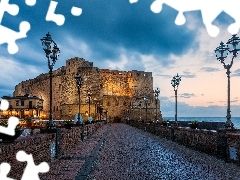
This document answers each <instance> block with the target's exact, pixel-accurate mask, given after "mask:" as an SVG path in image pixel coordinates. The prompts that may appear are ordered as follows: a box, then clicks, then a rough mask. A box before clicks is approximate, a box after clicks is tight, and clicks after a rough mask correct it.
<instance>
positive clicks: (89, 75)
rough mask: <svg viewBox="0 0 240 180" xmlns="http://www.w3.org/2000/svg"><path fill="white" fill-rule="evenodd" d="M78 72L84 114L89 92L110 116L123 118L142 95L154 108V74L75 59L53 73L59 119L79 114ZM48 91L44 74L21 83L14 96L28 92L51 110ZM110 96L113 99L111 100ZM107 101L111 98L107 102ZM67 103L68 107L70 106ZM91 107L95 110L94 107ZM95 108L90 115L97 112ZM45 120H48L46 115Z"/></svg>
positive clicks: (54, 102) (55, 114) (54, 111)
mask: <svg viewBox="0 0 240 180" xmlns="http://www.w3.org/2000/svg"><path fill="white" fill-rule="evenodd" d="M76 73H79V74H80V75H81V77H82V79H83V85H82V87H81V94H80V96H81V97H80V99H81V106H82V108H81V111H83V112H82V113H85V112H86V111H88V107H87V106H88V101H89V99H88V96H87V93H86V92H87V91H88V89H90V90H91V93H92V96H91V98H92V100H93V99H98V100H101V101H102V102H103V105H104V106H105V108H107V109H108V112H109V117H110V116H111V117H115V116H121V115H122V111H123V110H124V109H128V108H129V103H130V102H129V101H130V100H131V99H132V98H133V97H136V98H135V99H136V101H137V100H138V99H139V98H142V97H143V96H148V97H149V99H150V101H149V103H150V104H151V105H150V104H149V108H150V107H155V104H154V103H155V101H154V102H153V100H154V95H153V93H152V92H153V78H152V73H151V72H144V71H137V70H132V71H120V70H110V69H99V68H98V67H93V63H92V62H89V61H86V60H85V59H83V58H77V57H75V58H71V59H68V60H66V66H62V67H60V68H58V69H57V70H54V71H53V79H52V82H53V86H52V91H53V92H54V93H53V101H52V103H53V115H54V116H55V117H57V118H58V119H59V118H61V117H69V116H73V115H74V114H76V113H77V110H78V108H77V107H78V106H77V104H78V101H79V100H78V93H77V92H78V90H77V86H76V82H75V79H74V76H75V75H76ZM49 89H50V87H49V74H48V73H45V74H40V75H39V76H37V77H36V78H34V79H30V80H27V81H23V82H21V83H19V84H18V85H17V86H16V87H15V91H14V96H19V95H23V94H25V93H28V94H31V95H36V96H38V97H42V99H43V100H44V107H43V109H44V110H48V109H49V106H50V104H49ZM111 97H114V98H113V99H111ZM108 98H110V99H109V100H107V99H108ZM131 101H132V100H131ZM92 103H93V102H92ZM64 104H68V106H65V105H64ZM109 104H111V106H110V105H109ZM92 108H93V109H94V106H93V107H92ZM93 109H92V111H91V112H94V111H95V110H93ZM154 112H155V111H154ZM149 113H150V111H149ZM46 117H48V113H47V112H46Z"/></svg>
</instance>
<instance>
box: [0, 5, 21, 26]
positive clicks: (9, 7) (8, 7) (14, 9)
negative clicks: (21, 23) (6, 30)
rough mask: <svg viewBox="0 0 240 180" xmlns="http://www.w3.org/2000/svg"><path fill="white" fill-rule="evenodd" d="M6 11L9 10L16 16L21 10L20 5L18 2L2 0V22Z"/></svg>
mask: <svg viewBox="0 0 240 180" xmlns="http://www.w3.org/2000/svg"><path fill="white" fill-rule="evenodd" d="M5 12H8V13H9V14H10V15H12V16H16V15H17V14H18V12H19V7H18V5H16V4H9V0H1V1H0V24H1V22H2V18H3V15H4V13H5Z"/></svg>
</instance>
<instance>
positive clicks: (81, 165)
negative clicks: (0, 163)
mask: <svg viewBox="0 0 240 180" xmlns="http://www.w3.org/2000/svg"><path fill="white" fill-rule="evenodd" d="M41 179H44V180H45V179H46V180H48V179H66V180H67V179H68V180H71V179H76V180H81V179H89V180H105V179H106V180H108V179H111V180H115V179H116V180H117V179H118V180H131V179H133V180H135V179H136V180H138V179H140V180H142V179H146V180H150V179H153V180H155V179H156V180H158V179H159V180H161V179H166V180H235V179H236V180H239V179H240V167H239V166H237V165H235V164H230V163H225V162H223V161H221V160H219V159H216V158H215V157H211V156H208V155H206V154H203V153H200V152H197V151H194V150H191V149H188V148H186V147H184V146H181V145H178V144H176V143H174V142H172V141H167V140H166V139H163V138H160V137H158V136H155V135H152V134H150V133H148V132H143V131H141V130H139V129H136V128H134V127H131V126H128V125H126V124H120V123H117V124H107V125H105V126H103V128H101V129H99V130H98V131H97V132H96V133H95V134H94V135H92V136H91V137H90V138H89V139H87V140H85V141H83V142H81V143H80V144H79V145H76V147H74V148H72V149H71V156H68V157H63V158H62V159H61V160H59V161H56V162H54V163H53V164H51V165H50V172H49V173H47V174H44V175H42V176H41Z"/></svg>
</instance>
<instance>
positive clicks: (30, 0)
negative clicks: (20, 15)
mask: <svg viewBox="0 0 240 180" xmlns="http://www.w3.org/2000/svg"><path fill="white" fill-rule="evenodd" d="M25 3H26V4H27V5H28V6H34V5H35V4H36V0H25Z"/></svg>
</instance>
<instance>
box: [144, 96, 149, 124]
mask: <svg viewBox="0 0 240 180" xmlns="http://www.w3.org/2000/svg"><path fill="white" fill-rule="evenodd" d="M143 100H144V101H145V106H146V122H147V102H148V97H146V96H145V97H144V98H143Z"/></svg>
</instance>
